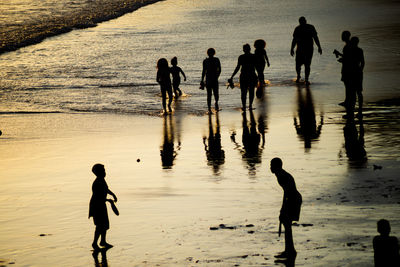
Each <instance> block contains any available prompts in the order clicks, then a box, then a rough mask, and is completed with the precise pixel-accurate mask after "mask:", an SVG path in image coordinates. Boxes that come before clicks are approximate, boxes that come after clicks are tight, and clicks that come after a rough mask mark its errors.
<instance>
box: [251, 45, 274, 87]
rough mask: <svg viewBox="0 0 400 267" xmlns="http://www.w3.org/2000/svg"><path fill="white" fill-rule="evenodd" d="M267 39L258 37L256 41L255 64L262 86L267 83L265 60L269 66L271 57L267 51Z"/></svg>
mask: <svg viewBox="0 0 400 267" xmlns="http://www.w3.org/2000/svg"><path fill="white" fill-rule="evenodd" d="M265 45H266V43H265V41H264V40H262V39H258V40H256V41H255V42H254V48H255V50H254V55H255V65H256V70H257V74H258V82H259V84H260V86H263V85H264V84H265V80H264V69H265V61H266V62H267V66H268V67H269V66H270V64H269V59H268V56H267V51H265Z"/></svg>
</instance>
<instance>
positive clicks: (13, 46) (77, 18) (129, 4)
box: [0, 0, 161, 55]
mask: <svg viewBox="0 0 400 267" xmlns="http://www.w3.org/2000/svg"><path fill="white" fill-rule="evenodd" d="M158 1H161V0H116V1H110V2H109V3H108V4H109V5H104V6H102V8H104V9H103V10H102V12H99V13H96V12H94V13H92V14H87V12H85V10H82V12H80V13H79V12H77V13H73V14H70V15H69V16H66V17H61V18H60V17H58V18H53V19H52V21H51V22H49V21H47V23H46V25H45V24H44V23H41V22H38V23H34V22H32V23H30V25H24V26H23V27H21V28H20V29H18V30H15V31H8V32H3V33H2V34H1V36H0V37H1V39H2V42H0V55H1V54H3V53H6V52H10V51H15V50H17V49H19V48H22V47H25V46H29V45H32V44H37V43H40V42H41V41H43V40H44V39H46V38H48V37H52V36H56V35H59V34H63V33H67V32H70V31H72V30H74V29H85V28H89V27H95V26H97V24H98V23H101V22H104V21H108V20H112V19H115V18H118V17H121V16H123V15H125V14H127V13H130V12H133V11H135V10H137V9H139V8H141V7H143V6H146V5H149V4H153V3H155V2H158ZM49 25H50V26H49ZM33 26H34V27H33Z"/></svg>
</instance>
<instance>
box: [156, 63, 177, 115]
mask: <svg viewBox="0 0 400 267" xmlns="http://www.w3.org/2000/svg"><path fill="white" fill-rule="evenodd" d="M170 74H171V71H170V69H169V67H168V61H167V60H166V59H165V58H160V59H159V60H158V61H157V82H158V84H160V89H161V95H162V105H163V109H164V112H165V113H166V112H167V107H166V102H167V93H168V111H169V112H171V111H172V108H171V103H172V98H173V95H172V85H171V76H170Z"/></svg>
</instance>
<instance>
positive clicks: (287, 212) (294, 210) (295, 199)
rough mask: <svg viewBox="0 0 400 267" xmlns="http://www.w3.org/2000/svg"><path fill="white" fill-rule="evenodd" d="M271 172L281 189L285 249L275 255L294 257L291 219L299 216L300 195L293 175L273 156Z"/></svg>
mask: <svg viewBox="0 0 400 267" xmlns="http://www.w3.org/2000/svg"><path fill="white" fill-rule="evenodd" d="M271 172H272V173H274V174H275V176H276V178H277V179H278V183H279V185H280V186H281V187H282V189H283V201H282V208H281V212H280V215H279V221H280V223H281V224H283V226H284V227H285V251H284V252H282V253H281V254H279V255H277V256H275V257H276V258H287V259H289V258H295V257H296V254H297V253H296V250H295V248H294V244H293V235H292V221H298V220H299V218H300V209H301V203H302V197H301V194H300V193H299V191H297V189H296V183H295V181H294V179H293V176H292V175H290V173H288V172H286V171H285V170H284V169H282V160H281V159H280V158H273V159H272V160H271Z"/></svg>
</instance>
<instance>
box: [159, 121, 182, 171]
mask: <svg viewBox="0 0 400 267" xmlns="http://www.w3.org/2000/svg"><path fill="white" fill-rule="evenodd" d="M163 124H164V125H163V138H164V139H163V144H162V146H161V149H160V155H161V165H162V167H163V169H171V168H172V166H173V165H174V160H175V158H176V156H177V155H178V153H177V152H176V151H175V144H174V140H175V129H174V123H173V121H172V116H171V114H168V115H167V116H164V123H163ZM178 145H179V146H180V144H178ZM179 146H178V150H179V149H180V147H179Z"/></svg>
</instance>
